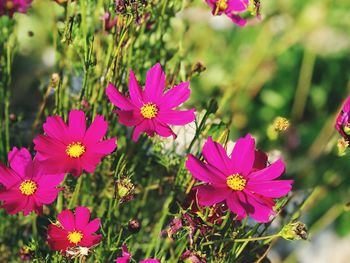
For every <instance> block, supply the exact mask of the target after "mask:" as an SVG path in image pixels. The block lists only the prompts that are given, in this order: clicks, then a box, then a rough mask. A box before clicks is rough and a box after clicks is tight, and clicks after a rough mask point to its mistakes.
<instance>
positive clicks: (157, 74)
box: [143, 63, 165, 104]
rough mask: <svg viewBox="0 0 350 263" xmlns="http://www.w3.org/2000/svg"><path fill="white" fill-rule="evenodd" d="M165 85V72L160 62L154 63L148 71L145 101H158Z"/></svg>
mask: <svg viewBox="0 0 350 263" xmlns="http://www.w3.org/2000/svg"><path fill="white" fill-rule="evenodd" d="M164 87H165V74H164V72H163V70H162V67H161V65H160V64H159V63H157V64H156V65H154V66H153V67H152V68H151V69H150V70H148V72H147V76H146V85H145V91H144V93H143V95H144V101H145V102H146V103H147V102H149V101H150V102H154V103H156V104H157V102H158V101H159V100H160V98H161V97H162V94H163V90H164Z"/></svg>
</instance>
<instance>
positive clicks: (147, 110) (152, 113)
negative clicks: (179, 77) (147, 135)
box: [140, 102, 158, 119]
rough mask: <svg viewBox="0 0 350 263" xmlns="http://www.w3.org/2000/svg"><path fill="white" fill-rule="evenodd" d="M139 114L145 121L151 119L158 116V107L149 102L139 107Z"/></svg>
mask: <svg viewBox="0 0 350 263" xmlns="http://www.w3.org/2000/svg"><path fill="white" fill-rule="evenodd" d="M140 112H141V115H142V116H143V117H144V118H145V119H153V118H154V117H156V116H157V114H158V107H157V105H156V104H154V103H152V102H149V103H147V104H144V105H143V106H142V107H141V111H140Z"/></svg>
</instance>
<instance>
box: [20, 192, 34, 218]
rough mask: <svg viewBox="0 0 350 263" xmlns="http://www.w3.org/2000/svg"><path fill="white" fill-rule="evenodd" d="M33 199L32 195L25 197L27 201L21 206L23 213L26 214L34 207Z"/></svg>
mask: <svg viewBox="0 0 350 263" xmlns="http://www.w3.org/2000/svg"><path fill="white" fill-rule="evenodd" d="M35 206H36V204H35V199H34V198H33V197H32V196H29V197H27V203H26V205H25V207H24V208H23V215H24V216H27V215H29V214H30V212H32V211H33V210H34V209H35Z"/></svg>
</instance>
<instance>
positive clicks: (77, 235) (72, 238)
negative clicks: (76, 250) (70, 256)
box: [67, 231, 83, 244]
mask: <svg viewBox="0 0 350 263" xmlns="http://www.w3.org/2000/svg"><path fill="white" fill-rule="evenodd" d="M67 238H68V241H69V242H70V243H73V244H78V243H79V242H80V241H81V240H82V239H83V233H81V232H80V231H73V232H68V235H67Z"/></svg>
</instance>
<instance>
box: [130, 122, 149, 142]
mask: <svg viewBox="0 0 350 263" xmlns="http://www.w3.org/2000/svg"><path fill="white" fill-rule="evenodd" d="M143 132H146V133H147V134H148V136H151V137H153V136H154V133H155V127H154V124H153V122H152V121H151V120H146V119H145V120H143V121H142V122H141V123H139V124H138V125H136V127H135V129H134V133H133V135H132V140H133V141H134V142H136V141H137V140H138V138H139V136H140V134H141V133H143Z"/></svg>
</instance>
